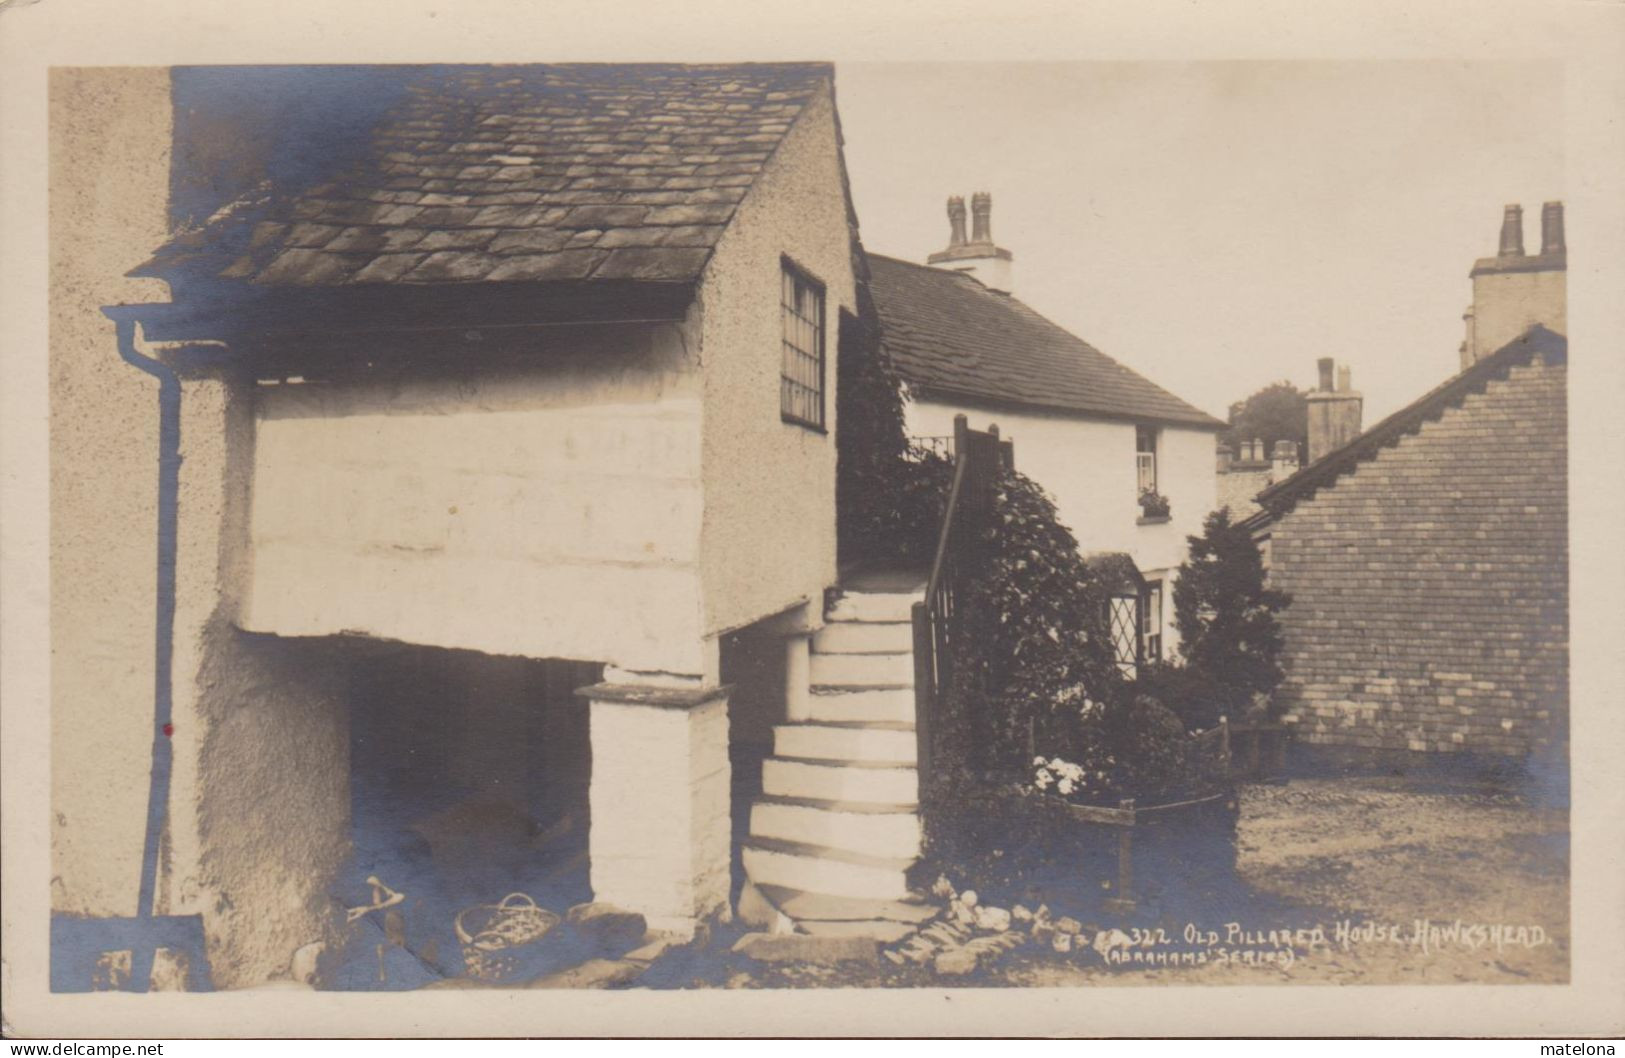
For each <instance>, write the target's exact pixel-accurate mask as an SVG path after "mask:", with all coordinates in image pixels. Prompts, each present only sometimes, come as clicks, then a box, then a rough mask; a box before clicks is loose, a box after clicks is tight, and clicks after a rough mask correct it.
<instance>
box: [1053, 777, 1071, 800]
mask: <svg viewBox="0 0 1625 1058" xmlns="http://www.w3.org/2000/svg"><path fill="white" fill-rule="evenodd" d="M1056 789H1058V790H1060V791H1061V796H1063V797H1066V796H1069V795H1070V794H1071V793H1072V780H1071V779H1062V780H1061V781H1060V782H1059V783H1056Z"/></svg>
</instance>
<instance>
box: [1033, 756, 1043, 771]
mask: <svg viewBox="0 0 1625 1058" xmlns="http://www.w3.org/2000/svg"><path fill="white" fill-rule="evenodd" d="M1033 765H1034V766H1035V767H1039V768H1042V767H1043V766H1044V758H1043V757H1034V758H1033Z"/></svg>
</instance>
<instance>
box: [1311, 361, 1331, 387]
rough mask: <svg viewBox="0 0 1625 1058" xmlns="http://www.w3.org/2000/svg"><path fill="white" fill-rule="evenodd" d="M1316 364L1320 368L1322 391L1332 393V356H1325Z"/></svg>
mask: <svg viewBox="0 0 1625 1058" xmlns="http://www.w3.org/2000/svg"><path fill="white" fill-rule="evenodd" d="M1315 366H1317V367H1318V368H1320V391H1321V392H1322V393H1330V392H1331V391H1332V358H1331V357H1329V356H1323V357H1321V358H1320V359H1319V360H1316V361H1315Z"/></svg>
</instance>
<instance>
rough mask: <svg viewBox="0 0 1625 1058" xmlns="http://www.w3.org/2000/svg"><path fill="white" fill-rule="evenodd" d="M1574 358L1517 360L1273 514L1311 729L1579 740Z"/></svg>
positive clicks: (1300, 717)
mask: <svg viewBox="0 0 1625 1058" xmlns="http://www.w3.org/2000/svg"><path fill="white" fill-rule="evenodd" d="M1565 374H1566V369H1565V367H1564V366H1563V365H1562V364H1545V363H1542V362H1540V361H1538V360H1537V361H1536V362H1535V363H1533V364H1530V365H1528V366H1518V367H1513V368H1511V371H1510V375H1509V376H1508V377H1507V378H1505V379H1497V380H1492V381H1490V382H1489V383H1488V385H1487V387H1486V388H1485V389H1484V390H1483V391H1481V392H1478V393H1474V394H1471V395H1469V396H1467V397H1466V398H1465V399H1464V400H1463V401H1462V402H1461V403H1460V405H1459V406H1455V407H1451V408H1448V409H1447V410H1445V411H1444V413H1443V414H1442V415H1441V416H1440V417H1439V418H1438V419H1437V420H1434V421H1429V422H1426V423H1424V424H1423V425H1422V427H1421V428H1420V430H1419V431H1418V432H1417V433H1415V434H1411V435H1406V436H1405V437H1403V438H1402V439H1401V440H1400V441H1399V442H1398V443H1397V444H1396V445H1394V446H1392V447H1388V448H1384V449H1382V450H1381V451H1380V452H1379V453H1378V454H1377V455H1376V456H1375V457H1373V458H1372V459H1370V460H1369V461H1367V462H1365V463H1362V464H1360V465H1359V466H1358V467H1357V468H1356V469H1355V470H1353V471H1352V472H1350V473H1348V474H1346V475H1344V476H1343V477H1342V478H1340V479H1338V480H1337V481H1336V482H1335V483H1334V484H1333V485H1332V486H1330V487H1328V488H1324V489H1322V490H1320V491H1319V492H1318V493H1316V494H1315V495H1314V496H1312V497H1309V498H1306V499H1301V500H1299V501H1298V503H1297V505H1296V507H1294V508H1293V509H1292V510H1291V512H1290V513H1288V514H1286V515H1285V516H1284V517H1282V518H1280V519H1279V520H1278V521H1277V522H1276V524H1275V525H1274V527H1273V529H1272V532H1271V536H1270V540H1269V551H1270V586H1271V587H1273V588H1277V589H1280V590H1282V591H1285V592H1288V593H1289V594H1290V595H1291V596H1292V602H1291V604H1290V606H1289V607H1288V608H1287V609H1286V611H1285V612H1284V613H1283V615H1282V618H1281V625H1282V630H1283V633H1284V637H1285V641H1286V651H1285V654H1284V658H1283V660H1284V664H1285V667H1286V672H1287V676H1286V680H1285V682H1284V683H1283V684H1282V686H1281V688H1280V690H1279V691H1278V692H1277V698H1278V700H1279V701H1280V702H1282V703H1283V704H1284V705H1285V708H1286V716H1287V719H1288V721H1289V722H1292V723H1295V724H1296V725H1297V728H1298V737H1300V738H1302V739H1306V740H1308V741H1311V742H1320V743H1329V744H1336V745H1343V746H1354V747H1364V748H1372V749H1400V750H1407V749H1408V750H1466V751H1474V752H1483V753H1495V754H1523V753H1526V752H1529V751H1531V750H1533V749H1536V748H1537V747H1542V746H1557V745H1560V744H1561V743H1562V741H1563V740H1564V739H1566V720H1567V712H1568V512H1567V440H1566V437H1567V435H1566V413H1565V388H1564V387H1565Z"/></svg>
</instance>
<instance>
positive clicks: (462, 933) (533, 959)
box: [453, 893, 559, 981]
mask: <svg viewBox="0 0 1625 1058" xmlns="http://www.w3.org/2000/svg"><path fill="white" fill-rule="evenodd" d="M558 924H559V916H557V915H555V914H553V912H551V911H546V910H543V909H542V908H539V907H537V906H536V901H534V900H532V899H531V898H530V897H528V896H526V895H525V894H524V893H509V894H508V895H507V896H505V897H503V898H502V900H501V901H500V902H498V903H495V904H481V905H479V906H478V907H471V908H468V909H466V910H464V911H462V912H460V913H459V914H458V915H457V918H456V920H455V921H454V922H453V927H454V928H455V929H456V930H457V940H458V941H459V942H460V943H461V944H462V946H463V964H464V965H465V966H467V967H468V976H470V977H477V978H479V979H480V980H482V981H513V980H523V979H525V978H527V977H531V976H535V972H536V971H539V970H540V969H541V968H542V967H543V965H544V963H543V961H542V960H543V959H544V958H545V954H546V953H545V948H544V945H543V944H542V941H543V940H545V939H546V937H547V935H548V933H550V932H551V931H552V929H553V927H554V926H556V925H558Z"/></svg>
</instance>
